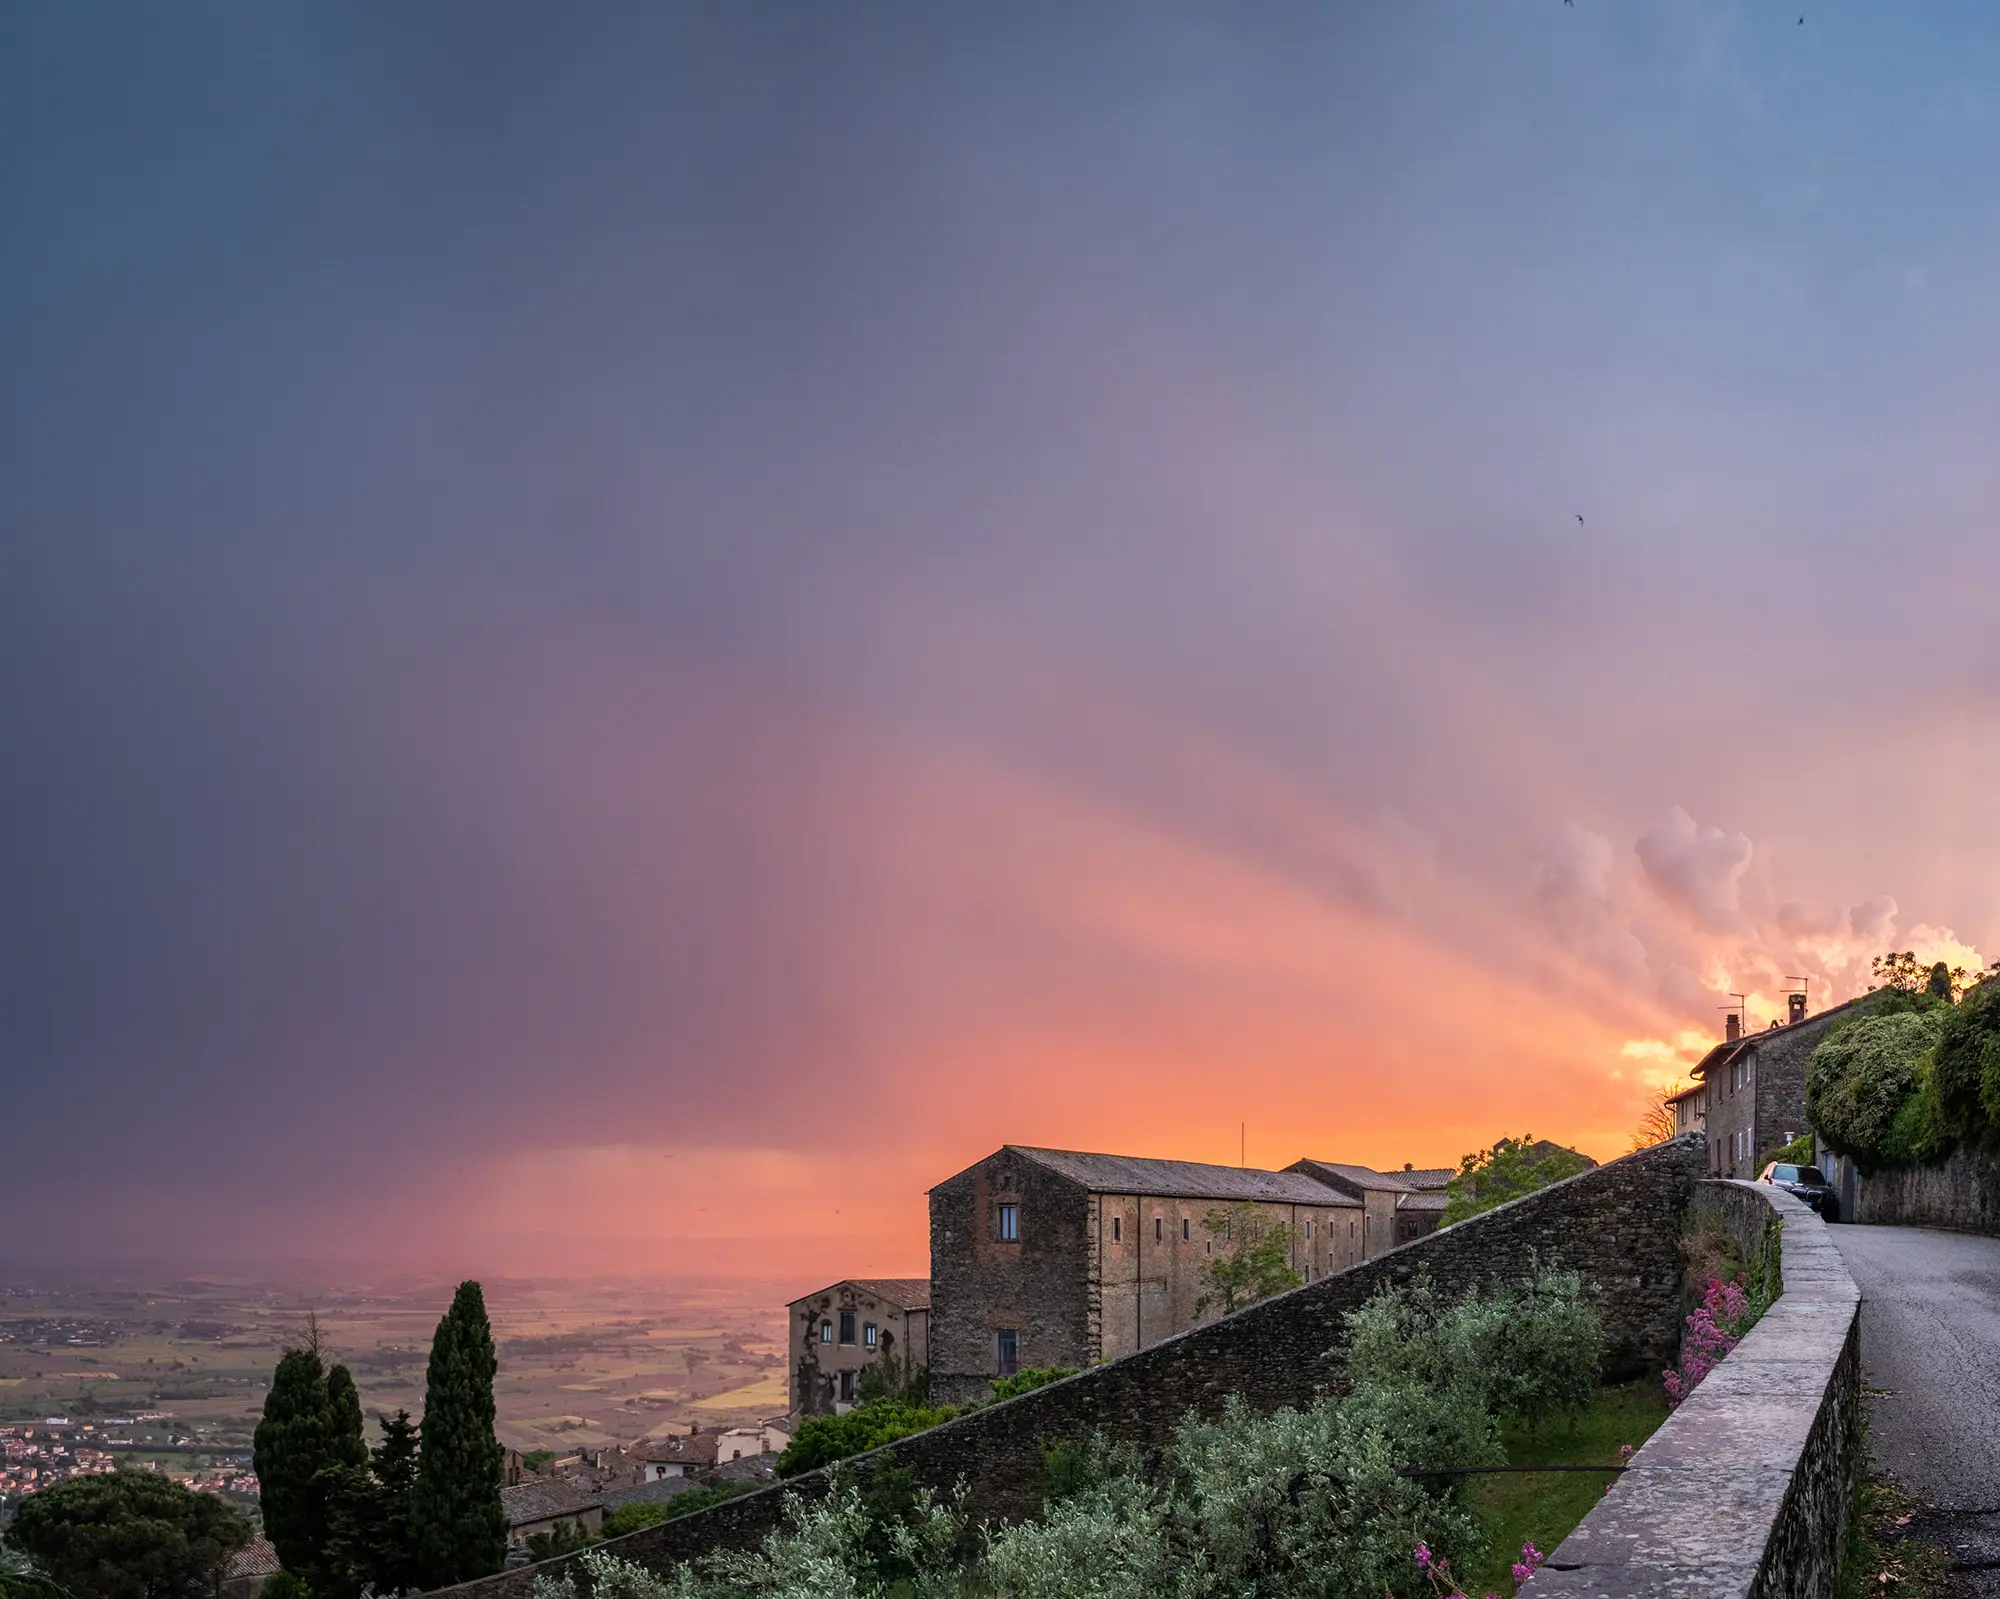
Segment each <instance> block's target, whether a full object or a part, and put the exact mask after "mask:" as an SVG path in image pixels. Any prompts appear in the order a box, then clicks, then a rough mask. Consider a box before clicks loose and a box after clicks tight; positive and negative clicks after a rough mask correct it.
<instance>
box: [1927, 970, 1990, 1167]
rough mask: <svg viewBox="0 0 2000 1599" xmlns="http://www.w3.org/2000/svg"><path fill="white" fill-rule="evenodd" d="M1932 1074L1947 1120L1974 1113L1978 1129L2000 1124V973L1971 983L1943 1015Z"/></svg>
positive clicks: (1955, 1123) (1954, 1121) (1958, 1120)
mask: <svg viewBox="0 0 2000 1599" xmlns="http://www.w3.org/2000/svg"><path fill="white" fill-rule="evenodd" d="M1937 1078H1938V1097H1939V1101H1940V1107H1939V1108H1940V1111H1941V1113H1942V1115H1943V1117H1944V1119H1945V1122H1946V1125H1947V1126H1951V1127H1957V1126H1959V1125H1960V1123H1961V1120H1962V1119H1965V1118H1969V1117H1971V1116H1974V1115H1976V1118H1977V1121H1978V1123H1979V1126H1980V1129H1981V1130H1982V1131H1984V1130H1988V1129H1991V1128H1993V1127H1996V1126H2000V978H1989V979H1988V980H1987V981H1985V982H1983V983H1980V984H1978V985H1976V986H1975V987H1973V988H1972V989H1971V990H1970V991H1968V992H1967V994H1966V996H1965V999H1964V1002H1963V1003H1962V1004H1960V1005H1959V1006H1958V1007H1957V1008H1956V1009H1954V1010H1953V1011H1952V1012H1951V1013H1950V1014H1949V1015H1947V1016H1946V1017H1945V1021H1944V1030H1943V1032H1942V1033H1941V1034H1940V1035H1939V1037H1938V1047H1937ZM1975 1104H1976V1107H1977V1109H1976V1112H1975V1111H1974V1110H1973V1106H1974V1105H1975ZM1961 1136H1964V1135H1961Z"/></svg>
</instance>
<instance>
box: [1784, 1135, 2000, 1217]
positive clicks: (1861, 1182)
mask: <svg viewBox="0 0 2000 1599" xmlns="http://www.w3.org/2000/svg"><path fill="white" fill-rule="evenodd" d="M1820 1166H1821V1168H1822V1169H1823V1170H1824V1171H1825V1172H1826V1174H1827V1178H1828V1180H1829V1181H1831V1182H1832V1183H1833V1185H1834V1186H1835V1187H1836V1188H1838V1189H1839V1190H1840V1191H1841V1192H1840V1199H1841V1207H1842V1212H1841V1213H1842V1216H1843V1217H1844V1218H1847V1219H1851V1220H1854V1221H1858V1222H1868V1223H1873V1224H1876V1225H1878V1226H1884V1227H1943V1228H1948V1229H1950V1230H1951V1231H1954V1232H1968V1233H2000V1156H1996V1155H1995V1154H1993V1153H1992V1152H1991V1151H1990V1150H1985V1149H1981V1148H1979V1147H1977V1146H1974V1145H1966V1144H1961V1145H1960V1146H1959V1147H1958V1148H1956V1149H1954V1150H1953V1151H1952V1152H1951V1154H1950V1156H1949V1157H1948V1158H1947V1159H1946V1160H1945V1161H1944V1162H1943V1163H1942V1164H1941V1165H1937V1166H1920V1167H1915V1168H1912V1169H1910V1170H1906V1171H1878V1172H1870V1173H1866V1174H1863V1173H1861V1172H1859V1171H1857V1170H1855V1168H1854V1163H1853V1161H1852V1160H1851V1159H1849V1158H1847V1157H1845V1156H1839V1157H1836V1156H1834V1155H1833V1154H1832V1152H1831V1151H1830V1150H1827V1149H1826V1148H1825V1146H1823V1145H1822V1146H1821V1147H1820Z"/></svg>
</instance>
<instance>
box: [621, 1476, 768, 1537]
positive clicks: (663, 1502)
mask: <svg viewBox="0 0 2000 1599" xmlns="http://www.w3.org/2000/svg"><path fill="white" fill-rule="evenodd" d="M762 1486H763V1484H762V1483H756V1482H711V1483H704V1484H703V1485H702V1486H701V1487H699V1488H690V1489H688V1490H687V1491H686V1492H685V1493H677V1494H675V1495H674V1496H673V1498H671V1499H642V1500H639V1501H637V1502H635V1503H633V1504H629V1505H620V1506H619V1507H618V1508H617V1509H616V1510H614V1511H612V1512H611V1513H610V1514H609V1515H608V1516H606V1517H605V1518H604V1520H603V1522H602V1523H601V1524H600V1525H599V1526H598V1529H597V1535H598V1536H599V1537H600V1538H622V1537H624V1536H625V1534H626V1533H628V1532H637V1531H638V1530H639V1529H640V1528H641V1527H657V1526H658V1525H659V1524H660V1523H661V1522H663V1521H673V1520H675V1519H677V1518H678V1517H681V1516H691V1515H693V1514H694V1513H695V1512H696V1511H697V1510H706V1509H708V1507H709V1506H710V1505H720V1504H724V1503H727V1502H728V1501H729V1500H731V1499H740V1498H741V1497H742V1496H743V1495H744V1494H747V1493H755V1492H756V1491H757V1490H758V1489H759V1488H760V1487H762Z"/></svg>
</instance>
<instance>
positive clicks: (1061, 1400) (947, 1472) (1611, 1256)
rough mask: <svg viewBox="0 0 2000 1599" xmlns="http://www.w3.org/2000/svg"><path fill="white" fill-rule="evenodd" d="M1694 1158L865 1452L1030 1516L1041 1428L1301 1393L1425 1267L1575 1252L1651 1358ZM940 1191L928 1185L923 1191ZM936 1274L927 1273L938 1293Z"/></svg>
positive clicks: (484, 1595)
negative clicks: (1346, 1337)
mask: <svg viewBox="0 0 2000 1599" xmlns="http://www.w3.org/2000/svg"><path fill="white" fill-rule="evenodd" d="M1702 1161H1703V1154H1702V1145H1701V1142H1700V1140H1699V1139H1696V1138H1688V1139H1677V1140H1675V1141H1674V1142H1673V1143H1670V1144H1661V1145H1658V1146H1656V1147H1655V1148H1652V1149H1648V1150H1644V1151H1641V1152H1640V1153H1639V1154H1636V1155H1628V1156H1626V1157H1625V1158H1624V1159H1622V1160H1616V1161H1612V1162H1610V1163H1609V1164H1608V1165H1604V1166H1599V1167H1596V1168H1595V1169H1593V1170H1591V1171H1587V1172H1584V1173H1582V1174H1581V1175H1579V1176H1576V1177H1572V1178H1569V1179H1568V1180H1567V1181H1565V1182H1561V1183H1558V1184H1556V1185H1555V1186H1553V1187H1551V1188H1546V1189H1544V1190H1542V1191H1541V1192H1540V1193H1538V1194H1530V1195H1528V1196H1527V1197H1526V1198H1525V1199H1518V1200H1515V1201H1514V1202H1513V1203H1512V1204H1509V1205H1503V1206H1501V1207H1500V1208H1499V1209H1497V1210H1492V1211H1488V1212H1487V1213H1486V1214H1485V1215H1483V1216H1475V1217H1474V1218H1472V1220H1470V1221H1466V1222H1461V1223H1459V1224H1458V1225H1457V1226H1456V1227H1449V1228H1446V1229H1444V1230H1443V1231H1441V1232H1436V1233H1432V1234H1431V1235H1430V1236H1429V1237H1427V1238H1421V1239H1419V1240H1417V1242H1415V1243H1413V1244H1409V1245H1406V1246H1405V1247H1404V1248H1402V1249H1398V1250H1395V1251H1393V1252H1392V1253H1390V1254H1387V1255H1384V1256H1382V1257H1380V1258H1379V1259H1376V1260H1372V1261H1369V1262H1368V1263H1366V1264H1365V1265H1361V1266H1357V1267H1355V1268H1354V1269H1353V1270H1351V1271H1346V1272H1342V1273H1340V1274H1339V1275H1337V1276H1333V1277H1328V1278H1325V1279H1323V1280H1322V1281H1320V1282H1317V1283H1313V1284H1310V1285H1308V1286H1306V1287H1303V1288H1295V1289H1293V1290H1292V1291H1291V1292H1290V1293H1287V1294H1280V1295H1278V1296H1277V1297H1276V1298H1274V1299H1267V1300H1265V1301H1264V1302H1263V1303H1262V1304H1259V1305H1253V1306H1251V1307H1250V1308H1249V1309H1248V1310H1243V1311H1239V1312H1238V1313H1237V1314H1236V1315H1234V1316H1231V1317H1228V1318H1227V1319H1226V1320H1223V1321H1218V1322H1211V1323H1210V1324H1209V1325H1208V1326H1206V1327H1199V1328H1196V1329H1195V1330H1194V1331H1192V1332H1187V1333H1182V1334H1180V1335H1179V1336H1177V1337H1174V1338H1170V1339H1168V1340H1167V1341H1166V1342H1165V1343H1161V1344H1156V1345H1154V1346H1153V1347H1152V1348H1150V1349H1147V1350H1143V1351H1141V1352H1140V1353H1138V1354H1136V1355H1129V1356H1127V1357H1126V1358H1125V1359H1123V1360H1117V1361H1111V1362H1109V1363H1107V1364H1105V1365H1102V1366H1096V1367H1093V1368H1091V1369H1090V1370H1088V1371H1084V1372H1081V1373H1079V1374H1078V1375H1077V1376H1075V1377H1071V1378H1068V1379H1067V1380H1065V1381H1063V1382H1059V1383H1054V1384H1051V1385H1050V1386H1049V1387H1047V1388H1042V1389H1038V1390H1036V1391H1035V1392H1033V1393H1030V1394H1024V1395H1022V1396H1021V1397H1020V1398H1019V1399H1014V1400H1010V1401H1008V1402H1007V1403H1006V1404H1002V1405H994V1406H991V1407H989V1408H988V1409H985V1410H980V1411H975V1412H974V1413H973V1414H971V1415H969V1416H964V1417H961V1418H960V1419H958V1420H957V1421H953V1422H948V1423H947V1424H946V1425H944V1426H942V1427H937V1428H933V1429H932V1430H931V1431H929V1432H927V1433H921V1434H919V1435H917V1436H916V1437H914V1438H906V1439H904V1440H902V1441H901V1442H900V1443H895V1444H891V1445H889V1446H888V1448H887V1449H884V1450H880V1451H877V1453H876V1454H875V1455H872V1456H864V1457H863V1460H862V1463H861V1464H862V1469H866V1466H867V1463H868V1462H870V1461H873V1460H875V1459H877V1458H880V1457H885V1456H886V1457H893V1458H894V1459H895V1460H897V1461H898V1462H900V1463H901V1464H903V1465H904V1466H907V1467H908V1468H909V1469H910V1470H911V1471H912V1472H913V1473H914V1474H915V1475H916V1477H917V1479H918V1480H919V1481H920V1482H925V1483H929V1484H932V1485H933V1486H935V1487H937V1488H939V1489H940V1490H945V1491H948V1490H949V1489H950V1488H951V1487H952V1485H953V1484H954V1483H956V1482H957V1481H959V1480H960V1479H961V1478H962V1479H964V1481H965V1482H966V1483H967V1485H968V1486H969V1487H970V1489H971V1492H972V1508H973V1510H974V1512H975V1513H976V1514H979V1515H981V1516H986V1517H994V1516H1006V1517H1015V1518H1018V1517H1021V1516H1026V1515H1030V1514H1032V1513H1033V1512H1034V1511H1035V1509H1036V1501H1035V1491H1034V1490H1035V1483H1036V1480H1037V1478H1038V1477H1039V1475H1040V1472H1041V1469H1042V1457H1043V1455H1044V1453H1045V1452H1046V1451H1047V1449H1048V1448H1049V1446H1050V1445H1051V1444H1053V1443H1055V1442H1057V1441H1059V1440H1061V1439H1064V1438H1074V1437H1081V1436H1085V1435H1088V1434H1089V1433H1092V1432H1095V1431H1102V1432H1104V1433H1105V1434H1106V1435H1107V1436H1109V1437H1112V1438H1114V1439H1121V1440H1126V1441H1130V1442H1133V1443H1137V1444H1139V1445H1141V1446H1149V1447H1154V1446H1158V1445H1160V1444H1162V1443H1164V1442H1166V1440H1167V1439H1168V1438H1169V1436H1170V1435H1171V1434H1172V1432H1173V1429H1174V1425H1175V1423H1176V1422H1177V1421H1179V1419H1180V1417H1181V1415H1182V1414H1183V1412H1185V1411H1186V1410H1187V1409H1189V1408H1190V1407H1191V1406H1192V1407H1198V1408H1200V1409H1202V1410H1204V1411H1211V1412H1212V1411H1214V1410H1216V1409H1218V1408H1220V1406H1221V1404H1222V1401H1223V1400H1224V1399H1225V1398H1227V1397H1228V1396H1229V1395H1230V1394H1241V1395H1242V1396H1243V1397H1244V1398H1245V1399H1247V1400H1248V1401H1249V1402H1250V1403H1251V1404H1253V1405H1255V1406H1257V1407H1258V1408H1260V1409H1264V1410H1275V1409H1277V1408H1279V1407H1280V1406H1283V1405H1308V1404H1311V1403H1312V1402H1313V1401H1314V1400H1315V1398H1316V1397H1317V1395H1318V1392H1319V1390H1320V1389H1321V1388H1322V1387H1323V1386H1324V1385H1325V1383H1326V1380H1327V1378H1328V1376H1329V1375H1330V1368H1329V1364H1328V1359H1327V1355H1328V1351H1329V1350H1330V1349H1331V1348H1332V1347H1333V1346H1334V1344H1335V1343H1336V1342H1337V1341H1338V1340H1339V1339H1340V1337H1341V1336H1342V1332H1343V1323H1342V1320H1341V1318H1342V1316H1343V1315H1344V1314H1345V1313H1346V1312H1347V1311H1349V1310H1352V1309H1354V1308H1355V1307H1356V1306H1358V1305H1360V1304H1361V1303H1363V1302H1364V1301H1365V1300H1366V1299H1367V1298H1368V1297H1369V1295H1371V1294H1373V1293H1374V1292H1375V1291H1376V1289H1378V1288H1380V1287H1381V1286H1383V1285H1384V1284H1386V1283H1403V1282H1407V1281H1409V1280H1410V1279H1411V1278H1413V1277H1415V1276H1417V1275H1418V1274H1419V1273H1423V1274H1426V1275H1428V1276H1429V1277H1430V1278H1431V1279H1432V1281H1434V1282H1435V1283H1437V1284H1438V1285H1439V1286H1440V1287H1441V1288H1442V1289H1444V1290H1445V1291H1446V1292H1447V1293H1449V1292H1453V1291H1461V1290H1463V1289H1465V1288H1468V1287H1472V1286H1474V1285H1492V1284H1496V1283H1501V1282H1511V1281H1519V1280H1521V1279H1523V1278H1524V1277H1526V1276H1527V1275H1528V1274H1529V1272H1530V1271H1531V1270H1532V1263H1533V1261H1534V1260H1535V1259H1537V1258H1539V1259H1540V1260H1542V1261H1544V1262H1560V1263H1561V1264H1564V1265H1567V1266H1571V1267H1574V1268H1576V1269H1577V1270H1579V1271H1581V1272H1583V1273H1584V1274H1585V1275H1586V1276H1587V1277H1588V1278H1589V1279H1590V1280H1591V1281H1593V1282H1595V1283H1596V1284H1597V1285H1598V1286H1599V1288H1600V1289H1601V1290H1602V1291H1603V1295H1604V1300H1603V1303H1604V1311H1605V1330H1606V1346H1607V1347H1606V1355H1607V1366H1608V1375H1610V1376H1614V1377H1616V1376H1635V1375H1638V1374H1640V1373H1644V1372H1653V1371H1658V1370H1659V1369H1660V1367H1661V1366H1662V1365H1663V1364H1665V1362H1666V1361H1667V1360H1668V1359H1669V1358H1670V1357H1671V1356H1672V1355H1673V1354H1674V1353H1675V1352H1676V1349H1677V1339H1678V1332H1679V1315H1680V1275H1681V1261H1680V1250H1679V1237H1680V1231H1681V1224H1682V1220H1683V1218H1684V1216H1685V1214H1686V1210H1687V1206H1688V1202H1689V1197H1690V1195H1691V1193H1692V1191H1693V1189H1694V1186H1695V1183H1696V1180H1697V1178H1698V1177H1699V1175H1700V1171H1701V1167H1702ZM1021 1164H1023V1165H1025V1164H1027V1163H1025V1162H1023V1163H1021ZM945 1186H946V1187H947V1188H950V1187H951V1185H945ZM974 1189H975V1185H973V1184H972V1183H970V1182H968V1183H966V1184H965V1185H963V1188H962V1189H954V1190H953V1192H951V1193H949V1194H943V1200H944V1202H943V1204H942V1206H941V1207H938V1206H935V1205H934V1209H933V1213H932V1214H933V1217H934V1218H939V1217H941V1218H943V1219H944V1220H945V1221H947V1222H949V1223H951V1224H952V1225H955V1226H964V1225H968V1224H969V1222H970V1220H971V1215H970V1212H969V1210H968V1209H967V1207H969V1206H971V1205H972V1204H974V1203H976V1202H978V1196H977V1195H976V1194H975V1192H974ZM942 1193H943V1190H938V1191H934V1198H935V1197H936V1195H937V1194H942ZM1058 1202H1063V1201H1060V1199H1059V1200H1058ZM1022 1203H1023V1204H1026V1203H1027V1200H1026V1199H1025V1198H1024V1199H1023V1200H1022ZM1079 1205H1080V1196H1079ZM937 1286H938V1285H937V1281H936V1279H935V1278H934V1279H933V1283H932V1291H933V1293H935V1292H936V1291H937ZM939 1320H940V1323H941V1322H942V1320H943V1318H942V1316H940V1318H939ZM825 1491H826V1479H825V1476H824V1474H822V1473H818V1472H814V1473H810V1474H808V1475H806V1476H803V1477H799V1478H795V1479H793V1480H792V1481H791V1482H788V1483H785V1484H782V1485H780V1486H777V1487H773V1488H768V1489H766V1490H764V1491H763V1492H761V1493H757V1494H752V1495H749V1496H747V1497H745V1498H742V1499H738V1500H733V1501H731V1502H730V1503H728V1504H725V1505H719V1506H717V1507H715V1508H714V1509H712V1510H705V1511H699V1512H697V1513H696V1514H694V1515H691V1516H685V1517H682V1518H681V1519H680V1520H678V1521H669V1522H664V1523H662V1524H661V1525H659V1526H657V1527H648V1528H646V1529H644V1530H643V1531H641V1532H635V1533H631V1534H629V1535H628V1536H626V1537H624V1538H622V1539H618V1540H616V1541H615V1542H614V1544H613V1545H612V1546H611V1547H613V1548H615V1549H616V1550H617V1552H618V1553H619V1554H621V1555H624V1556H626V1557H627V1558H630V1559H634V1560H639V1561H641V1562H643V1563H645V1564H646V1565H648V1566H652V1567H654V1568H655V1569H659V1570H665V1569H667V1568H668V1567H670V1566H671V1565H673V1564H674V1563H675V1562H677V1561H682V1560H687V1559H690V1558H692V1557H694V1556H697V1555H700V1554H702V1553H705V1552H706V1551H708V1550H710V1549H714V1548H718V1547H734V1548H740V1547H744V1546H746V1545H749V1544H753V1543H755V1542H756V1541H757V1540H758V1539H760V1538H762V1537H763V1536H764V1534H765V1533H767V1532H768V1531H770V1530H771V1528H772V1527H773V1526H775V1525H776V1524H777V1521H778V1518H779V1516H780V1513H781V1506H782V1504H783V1501H784V1498H785V1496H786V1495H787V1494H794V1493H802V1494H811V1495H818V1494H822V1493H824V1492H825ZM543 1569H546V1568H545V1567H531V1568H527V1569H525V1570H522V1571H519V1572H508V1573H505V1574H503V1575H501V1576H497V1577H488V1578H486V1579H484V1580H483V1581H482V1582H479V1583H473V1584H467V1585H466V1586H467V1587H468V1588H475V1589H477V1590H479V1592H478V1594H477V1596H476V1599H525V1596H526V1593H527V1590H528V1588H529V1586H530V1585H531V1583H532V1582H533V1579H534V1575H535V1573H536V1572H538V1571H540V1570H543ZM468 1599H472V1596H468Z"/></svg>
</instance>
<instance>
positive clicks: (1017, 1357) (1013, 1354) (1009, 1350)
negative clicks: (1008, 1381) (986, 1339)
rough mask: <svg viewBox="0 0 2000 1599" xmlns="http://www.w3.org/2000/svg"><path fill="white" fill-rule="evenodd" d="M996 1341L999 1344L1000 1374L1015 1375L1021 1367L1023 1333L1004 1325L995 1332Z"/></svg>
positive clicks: (996, 1350)
mask: <svg viewBox="0 0 2000 1599" xmlns="http://www.w3.org/2000/svg"><path fill="white" fill-rule="evenodd" d="M994 1343H995V1345H996V1346H997V1347H996V1349H995V1353H996V1354H997V1355H998V1356H999V1366H1000V1375H1001V1376H1003V1377H1011V1376H1013V1375H1014V1373H1015V1372H1017V1371H1019V1370H1020V1369H1021V1335H1020V1334H1019V1333H1018V1332H1016V1331H1015V1330H1014V1329H1013V1328H1012V1327H1002V1328H1001V1329H1000V1330H999V1332H997V1333H996V1334H994Z"/></svg>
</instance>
